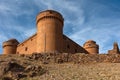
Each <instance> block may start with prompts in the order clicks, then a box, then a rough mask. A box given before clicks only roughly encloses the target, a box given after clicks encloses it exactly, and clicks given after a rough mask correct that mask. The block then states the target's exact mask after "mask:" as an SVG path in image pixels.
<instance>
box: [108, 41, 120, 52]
mask: <svg viewBox="0 0 120 80" xmlns="http://www.w3.org/2000/svg"><path fill="white" fill-rule="evenodd" d="M108 54H120V51H119V47H118V43H117V42H114V44H113V49H112V50H108Z"/></svg>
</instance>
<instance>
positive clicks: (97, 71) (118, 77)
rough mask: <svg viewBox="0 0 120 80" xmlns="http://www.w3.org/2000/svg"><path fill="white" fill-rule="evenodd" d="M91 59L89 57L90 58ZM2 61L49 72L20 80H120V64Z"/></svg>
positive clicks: (5, 58)
mask: <svg viewBox="0 0 120 80" xmlns="http://www.w3.org/2000/svg"><path fill="white" fill-rule="evenodd" d="M88 58H89V57H88ZM0 60H1V61H9V60H12V61H14V60H16V61H17V62H18V63H19V64H22V65H23V66H27V65H41V66H42V67H43V68H44V69H46V70H47V72H46V73H44V74H43V75H37V76H35V77H25V78H21V79H20V80H120V63H110V62H109V63H107V62H106V63H105V62H99V63H97V62H96V63H85V64H82V63H76V64H74V62H67V63H62V64H57V63H53V62H52V63H49V64H41V61H39V60H30V59H28V58H26V57H21V56H19V55H3V56H0Z"/></svg>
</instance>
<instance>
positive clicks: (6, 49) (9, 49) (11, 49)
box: [3, 39, 19, 54]
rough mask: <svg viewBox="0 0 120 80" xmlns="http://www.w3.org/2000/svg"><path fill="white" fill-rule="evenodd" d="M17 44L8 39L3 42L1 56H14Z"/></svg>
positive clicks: (14, 40)
mask: <svg viewBox="0 0 120 80" xmlns="http://www.w3.org/2000/svg"><path fill="white" fill-rule="evenodd" d="M18 44H19V42H18V41H17V40H16V39H10V40H8V41H5V42H3V54H15V53H16V48H17V45H18Z"/></svg>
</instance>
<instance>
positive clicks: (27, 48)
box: [17, 34, 37, 54]
mask: <svg viewBox="0 0 120 80" xmlns="http://www.w3.org/2000/svg"><path fill="white" fill-rule="evenodd" d="M36 38H37V34H35V35H33V36H31V37H30V38H29V39H27V40H25V41H24V42H22V43H21V44H19V45H18V47H17V54H32V53H34V52H36V47H37V46H36V45H37V43H36Z"/></svg>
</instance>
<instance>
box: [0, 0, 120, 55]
mask: <svg viewBox="0 0 120 80" xmlns="http://www.w3.org/2000/svg"><path fill="white" fill-rule="evenodd" d="M119 5H120V2H116V1H112V0H109V1H105V0H100V1H98V0H76V1H73V0H59V1H58V0H33V1H30V0H12V1H8V0H1V1H0V28H1V29H0V38H2V39H1V40H0V44H1V43H2V42H3V41H5V40H7V39H9V38H13V37H15V38H17V39H18V40H19V41H20V42H21V41H23V40H24V39H26V38H28V37H30V36H31V35H33V34H34V33H35V32H36V27H35V26H36V24H35V17H36V15H37V13H38V12H39V11H43V10H46V9H53V10H56V11H59V12H60V13H61V14H62V15H63V17H64V19H65V24H64V34H66V35H68V36H69V37H70V38H71V39H73V40H75V41H76V42H77V43H79V44H80V45H83V43H84V42H85V41H86V40H88V39H93V40H95V41H96V42H97V43H98V44H99V45H100V52H101V53H105V52H107V50H108V49H110V48H112V43H113V42H114V41H117V42H118V43H120V40H119V37H120V35H119V34H120V32H119V30H120V28H119V26H120V23H119V22H120V15H119V14H120V6H119ZM6 30H7V31H6ZM0 53H1V48H0Z"/></svg>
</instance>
